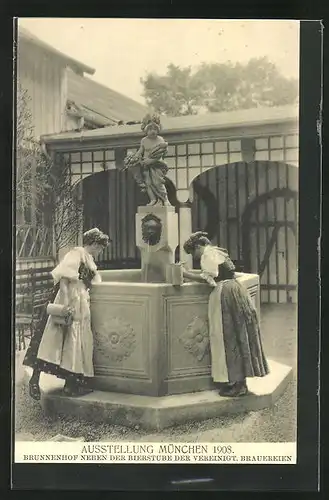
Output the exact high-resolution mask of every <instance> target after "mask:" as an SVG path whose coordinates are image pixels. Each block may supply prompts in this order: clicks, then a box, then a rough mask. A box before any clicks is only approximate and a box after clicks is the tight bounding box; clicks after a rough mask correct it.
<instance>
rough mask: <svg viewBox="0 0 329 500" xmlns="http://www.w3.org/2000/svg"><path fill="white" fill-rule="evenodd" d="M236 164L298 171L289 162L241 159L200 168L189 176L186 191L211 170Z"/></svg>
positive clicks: (293, 164) (294, 165)
mask: <svg viewBox="0 0 329 500" xmlns="http://www.w3.org/2000/svg"><path fill="white" fill-rule="evenodd" d="M236 163H244V164H247V165H249V164H250V165H251V164H261V163H266V164H267V165H268V166H271V165H277V164H281V165H284V166H286V167H292V168H294V169H298V165H296V164H295V163H289V162H285V161H274V160H253V161H244V160H243V159H241V160H240V161H235V162H230V163H218V164H216V165H213V166H211V167H206V168H203V169H202V170H201V168H200V172H199V173H198V174H196V175H194V176H191V177H190V178H189V186H188V188H187V189H189V188H190V187H191V186H192V184H193V182H194V181H195V180H196V179H198V178H199V177H200V176H202V175H203V174H205V173H206V172H211V171H212V170H215V169H217V168H219V167H230V166H232V167H233V166H234V165H235V164H236Z"/></svg>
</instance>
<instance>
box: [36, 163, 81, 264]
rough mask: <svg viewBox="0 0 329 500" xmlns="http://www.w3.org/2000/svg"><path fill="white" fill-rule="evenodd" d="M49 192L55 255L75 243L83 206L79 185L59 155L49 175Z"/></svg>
mask: <svg viewBox="0 0 329 500" xmlns="http://www.w3.org/2000/svg"><path fill="white" fill-rule="evenodd" d="M49 184H50V186H51V194H52V196H49V202H50V203H49V204H48V207H45V208H46V210H47V211H48V213H49V214H51V220H52V227H53V230H54V244H55V249H56V257H58V254H59V251H60V250H61V249H62V248H63V247H65V246H68V245H72V244H76V243H77V235H78V234H79V232H80V230H81V226H80V225H81V221H82V216H83V206H82V203H81V202H80V198H79V185H77V184H75V185H74V184H73V183H72V180H71V172H70V165H69V163H68V162H67V161H66V160H65V158H64V156H63V155H61V156H60V158H59V160H58V161H56V164H55V165H54V167H53V169H52V170H51V172H50V175H49Z"/></svg>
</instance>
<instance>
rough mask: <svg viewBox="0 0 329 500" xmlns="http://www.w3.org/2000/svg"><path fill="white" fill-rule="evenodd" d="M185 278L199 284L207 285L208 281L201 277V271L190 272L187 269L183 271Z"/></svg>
mask: <svg viewBox="0 0 329 500" xmlns="http://www.w3.org/2000/svg"><path fill="white" fill-rule="evenodd" d="M183 277H184V278H187V279H190V280H192V281H197V282H198V283H206V280H205V279H204V278H203V277H202V276H201V272H200V271H194V270H193V271H188V270H186V269H184V270H183Z"/></svg>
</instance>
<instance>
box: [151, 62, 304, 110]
mask: <svg viewBox="0 0 329 500" xmlns="http://www.w3.org/2000/svg"><path fill="white" fill-rule="evenodd" d="M141 82H142V84H143V86H144V97H145V99H146V103H147V105H148V106H150V107H152V108H153V109H154V110H155V111H156V112H158V113H161V114H166V115H169V116H180V115H190V114H196V113H198V112H200V110H201V109H205V110H207V111H209V112H216V111H231V110H236V109H250V108H255V107H258V106H281V105H286V104H294V103H295V102H296V101H297V98H298V84H297V81H296V80H295V79H292V78H286V77H285V76H284V75H282V74H281V73H280V72H279V71H278V69H277V67H276V66H275V64H273V63H272V62H270V61H269V60H268V58H267V57H261V58H253V59H251V60H250V61H249V62H248V63H247V64H241V63H236V64H233V63H231V62H226V63H220V64H219V63H203V64H202V65H201V66H199V67H198V68H196V69H195V70H194V71H192V68H191V67H187V68H180V67H179V66H175V65H173V64H170V65H169V66H168V68H167V73H166V75H164V76H162V75H157V74H153V73H149V74H148V75H147V76H146V78H145V79H141Z"/></svg>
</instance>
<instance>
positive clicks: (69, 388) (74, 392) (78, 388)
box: [63, 382, 93, 398]
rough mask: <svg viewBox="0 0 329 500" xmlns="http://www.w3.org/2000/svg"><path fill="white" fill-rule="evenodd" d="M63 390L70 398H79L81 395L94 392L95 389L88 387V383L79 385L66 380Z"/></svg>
mask: <svg viewBox="0 0 329 500" xmlns="http://www.w3.org/2000/svg"><path fill="white" fill-rule="evenodd" d="M63 392H64V394H65V395H66V396H68V397H70V398H77V397H79V396H85V395H86V394H90V393H91V392H93V389H91V388H90V387H87V386H86V385H78V384H71V383H67V382H65V385H64V389H63Z"/></svg>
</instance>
